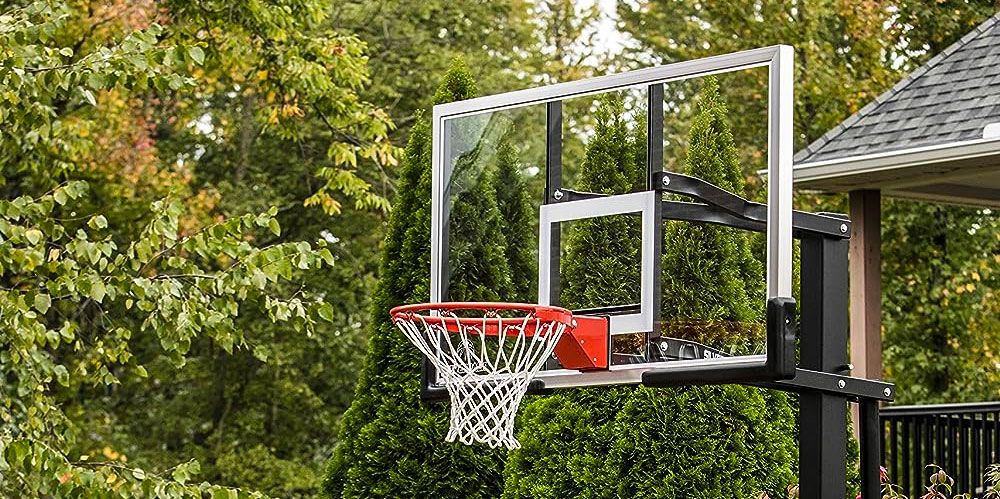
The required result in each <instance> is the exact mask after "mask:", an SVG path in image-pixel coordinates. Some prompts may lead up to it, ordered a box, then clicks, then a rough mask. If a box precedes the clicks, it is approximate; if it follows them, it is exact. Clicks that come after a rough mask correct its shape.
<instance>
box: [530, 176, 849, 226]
mask: <svg viewBox="0 0 1000 499" xmlns="http://www.w3.org/2000/svg"><path fill="white" fill-rule="evenodd" d="M653 177H654V179H655V180H656V181H658V182H660V183H659V184H656V185H659V187H657V189H658V190H661V191H663V192H668V193H671V194H679V195H683V196H688V197H692V198H695V199H698V200H701V201H704V202H702V203H692V202H686V201H673V200H665V201H663V202H662V206H663V210H662V218H663V219H664V220H679V221H684V222H696V223H708V224H713V225H724V226H727V227H733V228H737V229H742V230H750V231H754V232H764V231H766V230H767V205H764V204H761V203H755V202H753V201H747V200H746V199H743V198H741V197H739V196H737V195H735V194H732V193H730V192H728V191H725V190H722V189H720V188H718V187H715V186H714V185H712V184H709V183H708V182H705V181H704V180H701V179H698V178H694V177H689V176H687V175H682V174H679V173H669V172H658V173H655V174H653ZM663 179H673V180H671V181H670V183H669V184H668V185H663V183H662V182H663ZM702 196H706V197H702ZM602 197H608V194H601V193H597V192H584V191H576V190H573V189H565V188H561V189H558V190H556V191H554V192H553V194H552V197H551V200H550V202H553V203H565V202H569V201H579V200H582V199H595V198H602ZM720 201H721V203H719V204H716V203H717V202H720ZM792 235H793V236H794V237H795V238H797V239H802V238H803V237H808V236H825V237H832V238H836V239H849V238H850V237H851V221H850V220H849V219H848V218H847V217H846V216H844V215H836V214H829V213H809V212H805V211H798V210H794V211H792Z"/></svg>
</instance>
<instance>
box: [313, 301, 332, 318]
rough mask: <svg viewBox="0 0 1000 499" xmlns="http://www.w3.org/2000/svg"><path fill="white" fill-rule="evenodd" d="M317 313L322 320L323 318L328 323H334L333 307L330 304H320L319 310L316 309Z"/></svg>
mask: <svg viewBox="0 0 1000 499" xmlns="http://www.w3.org/2000/svg"><path fill="white" fill-rule="evenodd" d="M316 312H317V313H318V314H319V316H320V317H321V318H323V320H325V321H327V322H333V305H330V304H329V303H326V302H323V303H320V304H319V308H317V309H316Z"/></svg>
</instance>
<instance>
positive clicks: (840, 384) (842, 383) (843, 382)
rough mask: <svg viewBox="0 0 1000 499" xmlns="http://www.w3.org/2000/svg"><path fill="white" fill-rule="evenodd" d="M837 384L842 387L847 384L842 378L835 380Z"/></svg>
mask: <svg viewBox="0 0 1000 499" xmlns="http://www.w3.org/2000/svg"><path fill="white" fill-rule="evenodd" d="M837 386H838V387H840V388H841V389H843V388H844V387H845V386H847V382H846V381H844V380H840V381H838V382H837Z"/></svg>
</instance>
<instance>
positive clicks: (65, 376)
mask: <svg viewBox="0 0 1000 499" xmlns="http://www.w3.org/2000/svg"><path fill="white" fill-rule="evenodd" d="M52 372H54V373H55V374H56V380H57V381H59V384H60V385H63V386H69V372H67V371H66V366H64V365H61V364H60V365H57V366H56V367H54V368H53V369H52Z"/></svg>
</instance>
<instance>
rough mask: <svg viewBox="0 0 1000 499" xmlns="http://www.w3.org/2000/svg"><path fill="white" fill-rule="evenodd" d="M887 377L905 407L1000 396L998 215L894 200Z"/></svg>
mask: <svg viewBox="0 0 1000 499" xmlns="http://www.w3.org/2000/svg"><path fill="white" fill-rule="evenodd" d="M883 220H884V221H885V222H883V229H882V230H883V236H882V240H883V247H882V262H883V272H884V273H885V274H886V275H888V276H892V278H891V279H883V297H884V298H883V299H884V302H883V305H882V306H883V310H885V313H884V314H883V328H884V332H885V333H884V335H885V336H884V338H885V340H884V341H885V342H884V345H885V350H884V358H885V365H886V376H887V377H889V378H890V379H892V380H893V381H894V382H895V383H896V384H897V385H898V386H899V395H898V398H899V401H900V402H901V403H917V402H931V403H934V402H937V403H940V402H963V401H967V402H972V401H980V400H994V399H996V398H997V397H998V396H1000V376H998V375H997V374H996V368H995V364H996V358H997V356H998V355H1000V352H997V350H996V345H1000V327H998V326H1000V324H998V322H997V320H996V318H997V316H998V314H997V312H998V306H997V298H996V296H997V289H998V288H1000V273H998V272H997V269H1000V256H998V255H1000V222H998V221H997V217H996V215H994V214H992V212H991V211H990V210H983V209H973V208H960V207H955V206H940V205H931V204H924V203H913V202H906V201H890V202H888V203H886V204H885V209H884V211H883Z"/></svg>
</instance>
